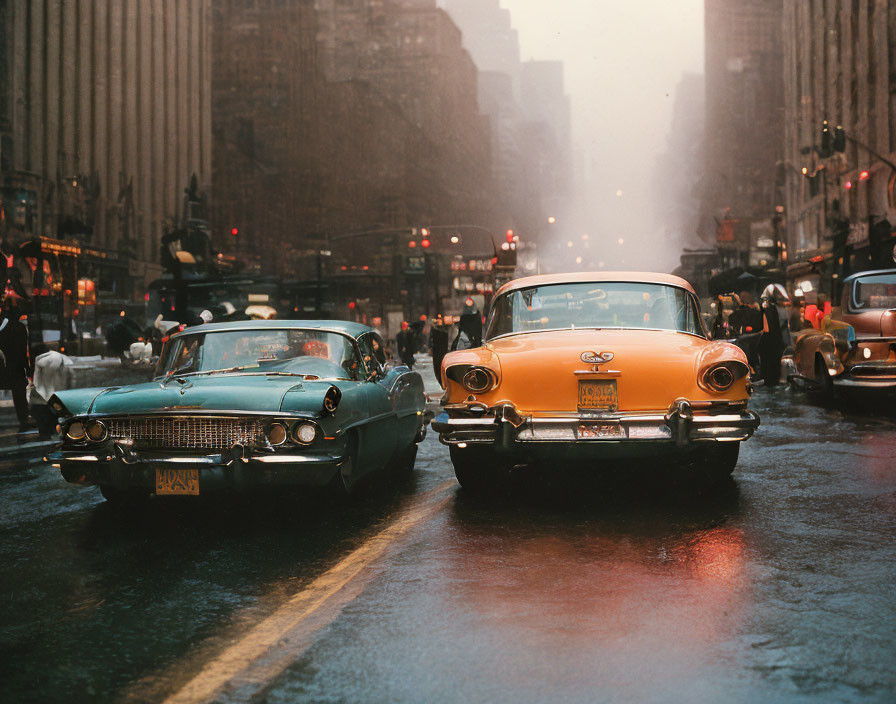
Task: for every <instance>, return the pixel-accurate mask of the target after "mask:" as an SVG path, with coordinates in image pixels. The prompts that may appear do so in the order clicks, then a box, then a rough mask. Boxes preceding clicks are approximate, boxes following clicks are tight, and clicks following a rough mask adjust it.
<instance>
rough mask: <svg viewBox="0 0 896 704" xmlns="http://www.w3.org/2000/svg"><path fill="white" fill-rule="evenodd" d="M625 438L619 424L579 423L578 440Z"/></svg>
mask: <svg viewBox="0 0 896 704" xmlns="http://www.w3.org/2000/svg"><path fill="white" fill-rule="evenodd" d="M619 437H625V431H624V430H623V429H622V426H621V425H619V423H580V424H579V439H580V440H589V439H592V438H619Z"/></svg>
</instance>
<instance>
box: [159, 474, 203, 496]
mask: <svg viewBox="0 0 896 704" xmlns="http://www.w3.org/2000/svg"><path fill="white" fill-rule="evenodd" d="M156 495H157V496H198V495H199V470H198V469H156Z"/></svg>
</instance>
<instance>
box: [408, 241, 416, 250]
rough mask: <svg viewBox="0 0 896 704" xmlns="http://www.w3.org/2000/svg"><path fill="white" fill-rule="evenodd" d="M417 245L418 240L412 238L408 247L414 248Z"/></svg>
mask: <svg viewBox="0 0 896 704" xmlns="http://www.w3.org/2000/svg"><path fill="white" fill-rule="evenodd" d="M416 246H417V241H416V240H411V241H410V242H408V247H410V248H411V249H413V248H414V247H416Z"/></svg>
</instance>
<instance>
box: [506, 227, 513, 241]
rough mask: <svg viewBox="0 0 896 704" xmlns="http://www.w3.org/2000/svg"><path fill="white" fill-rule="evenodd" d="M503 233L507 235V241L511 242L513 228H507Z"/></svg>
mask: <svg viewBox="0 0 896 704" xmlns="http://www.w3.org/2000/svg"><path fill="white" fill-rule="evenodd" d="M505 235H506V236H507V243H508V244H510V243H511V242H513V230H508V231H507V232H506V233H505Z"/></svg>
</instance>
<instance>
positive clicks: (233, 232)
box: [230, 227, 240, 237]
mask: <svg viewBox="0 0 896 704" xmlns="http://www.w3.org/2000/svg"><path fill="white" fill-rule="evenodd" d="M230 234H231V235H233V236H234V237H236V236H237V235H238V234H240V228H238V227H231V228H230Z"/></svg>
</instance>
